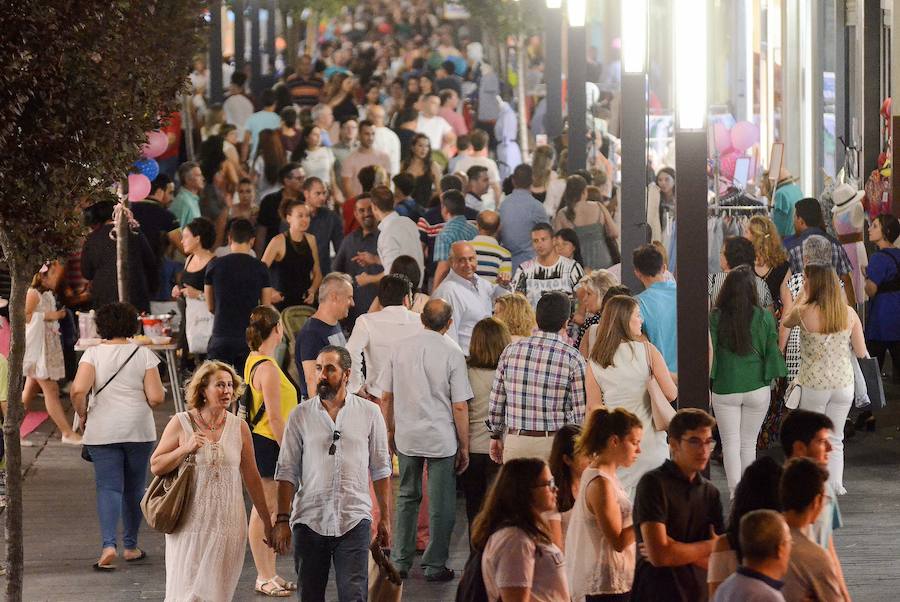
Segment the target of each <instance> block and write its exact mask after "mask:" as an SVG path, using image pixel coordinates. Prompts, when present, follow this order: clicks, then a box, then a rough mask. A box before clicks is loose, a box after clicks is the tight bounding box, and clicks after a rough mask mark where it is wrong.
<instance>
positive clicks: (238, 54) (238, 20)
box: [234, 0, 247, 73]
mask: <svg viewBox="0 0 900 602" xmlns="http://www.w3.org/2000/svg"><path fill="white" fill-rule="evenodd" d="M246 33H247V32H246V28H245V27H244V0H234V70H235V71H240V72H242V73H243V71H244V65H245V64H246V62H247V61H246V60H245V59H244V52H245V50H246V48H247V35H246Z"/></svg>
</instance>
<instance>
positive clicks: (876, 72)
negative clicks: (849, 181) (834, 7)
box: [859, 0, 882, 183]
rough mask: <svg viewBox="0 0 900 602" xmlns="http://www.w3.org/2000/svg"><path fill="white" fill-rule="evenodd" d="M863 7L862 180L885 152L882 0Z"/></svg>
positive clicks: (868, 0) (864, 3)
mask: <svg viewBox="0 0 900 602" xmlns="http://www.w3.org/2000/svg"><path fill="white" fill-rule="evenodd" d="M862 10H863V14H862V17H863V18H862V36H861V37H862V57H861V58H862V95H861V96H862V103H861V107H860V112H861V114H862V119H861V120H860V124H861V127H862V153H861V157H860V166H859V179H860V181H861V182H863V181H865V179H866V177H867V176H868V173H869V172H870V171H872V170H873V169H875V167H876V165H877V164H878V155H879V153H881V114H880V112H881V22H882V18H881V2H880V0H862ZM861 182H860V183H861Z"/></svg>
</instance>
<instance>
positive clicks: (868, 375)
mask: <svg viewBox="0 0 900 602" xmlns="http://www.w3.org/2000/svg"><path fill="white" fill-rule="evenodd" d="M857 359H858V361H859V368H860V370H861V371H862V375H863V378H864V379H865V381H866V391H867V392H868V394H869V402H870V403H871V404H872V405H871V407H870V409H872V410H880V409H882V408H884V406H885V399H884V383H882V382H881V367H880V366H879V365H878V358H875V357H861V358H857Z"/></svg>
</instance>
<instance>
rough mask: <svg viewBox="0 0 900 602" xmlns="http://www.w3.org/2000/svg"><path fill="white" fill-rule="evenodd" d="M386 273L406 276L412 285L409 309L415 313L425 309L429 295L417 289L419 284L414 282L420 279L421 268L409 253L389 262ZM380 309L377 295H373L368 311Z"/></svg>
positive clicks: (372, 311)
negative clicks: (388, 268)
mask: <svg viewBox="0 0 900 602" xmlns="http://www.w3.org/2000/svg"><path fill="white" fill-rule="evenodd" d="M388 274H402V275H404V276H406V278H407V279H408V280H409V282H410V284H411V285H412V304H411V305H410V306H409V310H410V311H413V312H415V313H417V314H420V313H422V310H423V309H425V304H426V303H428V301H429V300H430V299H431V297H430V296H428V295H427V294H425V293H423V292H422V291H421V290H419V286H418V285H417V284H416V283H417V282H420V281H421V280H422V270H420V269H419V264H418V263H416V260H415V259H414V258H413V257H410V256H409V255H401V256H399V257H398V258H397V259H395V260H394V263H392V264H391V269H390V271H388ZM382 309H384V308H383V307H382V305H381V301H379V299H378V297H375V300H374V301H372V305H371V306H370V307H369V313H370V314H371V313H374V312H376V311H381V310H382Z"/></svg>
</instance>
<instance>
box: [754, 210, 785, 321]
mask: <svg viewBox="0 0 900 602" xmlns="http://www.w3.org/2000/svg"><path fill="white" fill-rule="evenodd" d="M744 238H746V239H747V240H749V241H750V242H751V243H753V250H754V251H756V264H755V265H754V266H753V271H754V272H755V273H756V275H757V276H759V277H760V278H762V279H763V280H765V281H766V284H767V285H768V287H769V293H770V294H771V295H772V300H773V301H774V302H775V307H774V309H775V316H776V317H781V309H782V308H783V307H784V304H785V303H786V302H788V301H787V300H789V299H790V292H788V289H787V282H788V280H789V279H790V277H791V268H790V265H789V264H788V260H787V253H786V252H785V250H784V246H783V245H782V244H781V236H779V234H778V230H777V229H776V228H775V223H774V222H773V221H772V220H771V219H769V218H768V217H766V216H765V215H754V216H753V217H751V218H750V220H749V221H748V222H747V224H746V225H745V226H744ZM784 335H785V337H786V336H787V331H785V333H784Z"/></svg>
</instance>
